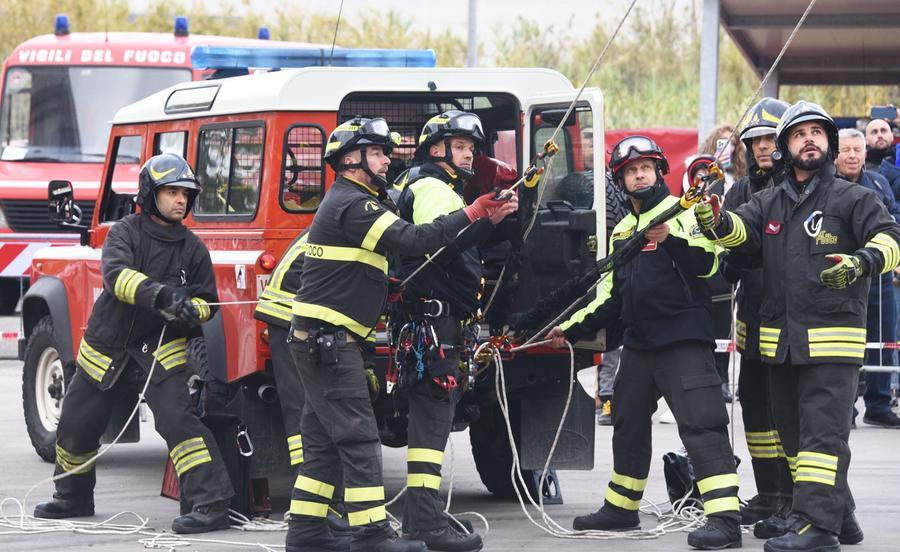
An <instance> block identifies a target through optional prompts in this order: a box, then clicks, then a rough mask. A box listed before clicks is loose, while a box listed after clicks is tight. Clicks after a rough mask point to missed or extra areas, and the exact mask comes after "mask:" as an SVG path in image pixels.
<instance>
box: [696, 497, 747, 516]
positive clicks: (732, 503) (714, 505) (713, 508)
mask: <svg viewBox="0 0 900 552" xmlns="http://www.w3.org/2000/svg"><path fill="white" fill-rule="evenodd" d="M740 509H741V503H740V502H739V501H738V498H737V497H736V496H726V497H723V498H713V499H710V500H704V501H703V513H704V514H706V515H707V516H711V515H713V514H718V513H719V512H731V511H735V512H736V511H738V510H740Z"/></svg>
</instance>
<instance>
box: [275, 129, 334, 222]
mask: <svg viewBox="0 0 900 552" xmlns="http://www.w3.org/2000/svg"><path fill="white" fill-rule="evenodd" d="M324 144H325V134H324V133H323V132H322V129H320V128H319V127H314V126H295V127H293V128H291V129H290V130H288V135H287V143H286V144H285V150H284V164H283V166H284V173H283V175H282V178H281V182H282V188H281V202H282V204H283V205H284V208H285V209H286V210H288V211H308V210H312V209H315V208H316V207H318V206H319V202H320V201H321V200H322V190H323V189H324V183H325V169H324V165H323V164H322V154H323V153H324V151H325V150H324Z"/></svg>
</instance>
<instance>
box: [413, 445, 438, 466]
mask: <svg viewBox="0 0 900 552" xmlns="http://www.w3.org/2000/svg"><path fill="white" fill-rule="evenodd" d="M406 461H407V462H428V463H430V464H437V465H441V464H443V463H444V451H441V450H435V449H426V448H411V449H409V450H407V451H406Z"/></svg>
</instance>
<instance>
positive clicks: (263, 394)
mask: <svg viewBox="0 0 900 552" xmlns="http://www.w3.org/2000/svg"><path fill="white" fill-rule="evenodd" d="M256 394H257V396H259V399H260V400H261V401H262V402H264V403H267V404H272V403H273V402H275V401H277V400H278V389H276V388H275V386H274V385H272V384H269V383H264V384H262V385H260V386H259V387H258V388H257V389H256Z"/></svg>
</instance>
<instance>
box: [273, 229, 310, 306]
mask: <svg viewBox="0 0 900 552" xmlns="http://www.w3.org/2000/svg"><path fill="white" fill-rule="evenodd" d="M308 238H309V232H307V233H305V234H303V235H302V236H300V238H299V239H297V241H296V242H294V243H293V244H292V245H291V246H290V247H289V248H288V250H287V251H285V252H284V256H282V257H281V260H280V261H278V266H276V267H275V271H274V272H272V278H271V279H270V280H269V284H268V285H267V286H266V289H265V290H264V292H263V293H264V294H265V293H274V292H276V291H279V292H280V291H281V282H283V281H284V276H285V275H286V274H287V273H288V270H290V268H291V265H293V264H294V261H296V260H297V257H299V256H300V255H302V254H303V252H304V250H305V249H306V241H307V239H308Z"/></svg>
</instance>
